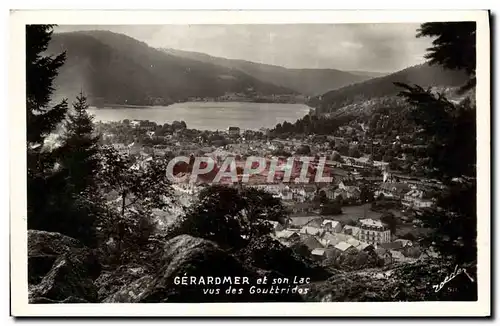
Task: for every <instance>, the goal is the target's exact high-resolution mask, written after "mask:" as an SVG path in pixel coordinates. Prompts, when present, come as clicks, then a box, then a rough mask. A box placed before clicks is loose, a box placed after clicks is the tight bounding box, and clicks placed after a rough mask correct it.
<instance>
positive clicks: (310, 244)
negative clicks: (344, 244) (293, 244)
mask: <svg viewBox="0 0 500 326" xmlns="http://www.w3.org/2000/svg"><path fill="white" fill-rule="evenodd" d="M301 242H302V243H303V244H304V245H305V246H306V247H307V248H309V250H311V251H312V250H314V249H317V248H324V246H323V244H321V242H320V241H319V240H318V239H316V237H314V236H312V235H305V236H302V239H301Z"/></svg>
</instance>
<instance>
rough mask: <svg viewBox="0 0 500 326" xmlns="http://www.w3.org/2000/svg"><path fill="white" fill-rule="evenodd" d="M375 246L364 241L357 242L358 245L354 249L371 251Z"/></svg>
mask: <svg viewBox="0 0 500 326" xmlns="http://www.w3.org/2000/svg"><path fill="white" fill-rule="evenodd" d="M374 249H375V247H373V245H372V244H369V243H366V242H361V241H360V242H359V245H358V246H357V247H356V250H358V251H372V250H374Z"/></svg>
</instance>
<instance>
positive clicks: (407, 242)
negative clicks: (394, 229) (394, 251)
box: [394, 239, 413, 247]
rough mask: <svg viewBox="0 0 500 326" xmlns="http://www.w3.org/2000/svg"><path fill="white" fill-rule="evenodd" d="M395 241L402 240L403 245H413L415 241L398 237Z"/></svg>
mask: <svg viewBox="0 0 500 326" xmlns="http://www.w3.org/2000/svg"><path fill="white" fill-rule="evenodd" d="M394 242H401V244H402V246H403V247H411V246H413V242H411V240H407V239H396V240H394Z"/></svg>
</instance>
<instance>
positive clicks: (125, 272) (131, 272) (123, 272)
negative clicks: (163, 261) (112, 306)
mask: <svg viewBox="0 0 500 326" xmlns="http://www.w3.org/2000/svg"><path fill="white" fill-rule="evenodd" d="M147 275H149V271H148V270H147V269H146V268H145V267H144V266H140V265H137V264H130V265H123V266H120V267H118V268H117V269H115V270H113V271H104V272H102V273H101V275H99V277H98V278H97V279H96V280H95V281H94V284H95V285H96V286H97V288H98V289H99V290H98V300H99V301H103V300H104V299H106V298H107V297H109V296H110V295H112V294H114V293H116V292H118V291H119V290H120V289H121V288H123V287H124V286H125V285H127V288H130V289H134V285H133V284H134V282H136V281H137V280H138V279H140V278H142V277H143V276H147ZM141 284H142V283H141ZM133 291H135V290H133ZM116 300H117V302H126V301H124V300H122V299H116Z"/></svg>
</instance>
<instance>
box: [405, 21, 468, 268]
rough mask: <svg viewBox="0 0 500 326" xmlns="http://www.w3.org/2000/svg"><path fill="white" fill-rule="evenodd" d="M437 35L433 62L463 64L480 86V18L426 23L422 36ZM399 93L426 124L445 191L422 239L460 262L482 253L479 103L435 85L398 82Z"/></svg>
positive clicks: (433, 165) (432, 164) (424, 216)
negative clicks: (452, 96) (437, 90)
mask: <svg viewBox="0 0 500 326" xmlns="http://www.w3.org/2000/svg"><path fill="white" fill-rule="evenodd" d="M424 35H425V36H438V37H437V39H436V40H435V41H434V42H433V45H434V47H433V48H430V49H429V53H428V54H427V55H426V57H427V58H429V59H431V61H430V62H431V63H437V64H441V65H442V66H443V67H444V68H447V69H464V70H465V71H466V72H467V73H468V74H469V76H470V78H471V81H472V82H471V83H469V84H468V86H467V87H469V88H471V87H474V85H475V65H476V56H475V23H469V22H456V23H455V22H454V23H428V24H423V25H422V26H421V28H420V30H419V34H417V36H424ZM397 86H400V87H402V88H403V89H404V90H403V91H401V92H400V94H399V95H400V96H401V97H403V98H404V99H406V101H407V102H408V103H409V104H410V105H411V107H412V109H411V112H410V114H411V117H412V118H413V120H414V122H415V123H416V124H417V125H418V126H419V127H420V128H421V136H423V137H424V138H425V139H426V143H427V147H428V148H427V149H428V150H427V154H428V157H427V158H426V159H427V162H428V164H427V168H428V169H429V171H431V173H432V176H433V177H435V178H437V179H438V180H440V181H441V182H442V183H443V184H444V185H445V186H446V190H445V191H443V193H442V194H441V195H440V196H439V198H438V199H437V205H436V207H435V208H433V209H429V210H427V211H424V212H423V213H421V214H420V216H419V219H421V220H422V221H423V223H424V226H425V227H429V228H430V229H432V232H430V234H429V235H428V236H427V237H424V238H423V239H422V241H421V242H422V243H423V244H425V245H427V246H428V245H432V246H434V247H435V248H436V249H437V250H438V251H439V253H440V254H441V255H442V256H443V257H444V258H449V259H450V260H452V261H455V262H456V263H457V264H463V263H465V262H474V261H475V260H476V257H477V252H476V236H477V230H476V229H477V216H476V215H477V213H476V107H475V106H474V105H473V104H472V103H471V101H470V99H468V98H467V99H465V100H464V101H462V102H461V103H459V104H454V103H452V102H450V101H448V100H447V99H446V98H445V97H444V96H443V95H442V94H434V93H433V92H432V91H431V90H430V89H427V90H426V89H423V88H422V87H419V86H409V85H405V84H400V83H397Z"/></svg>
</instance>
